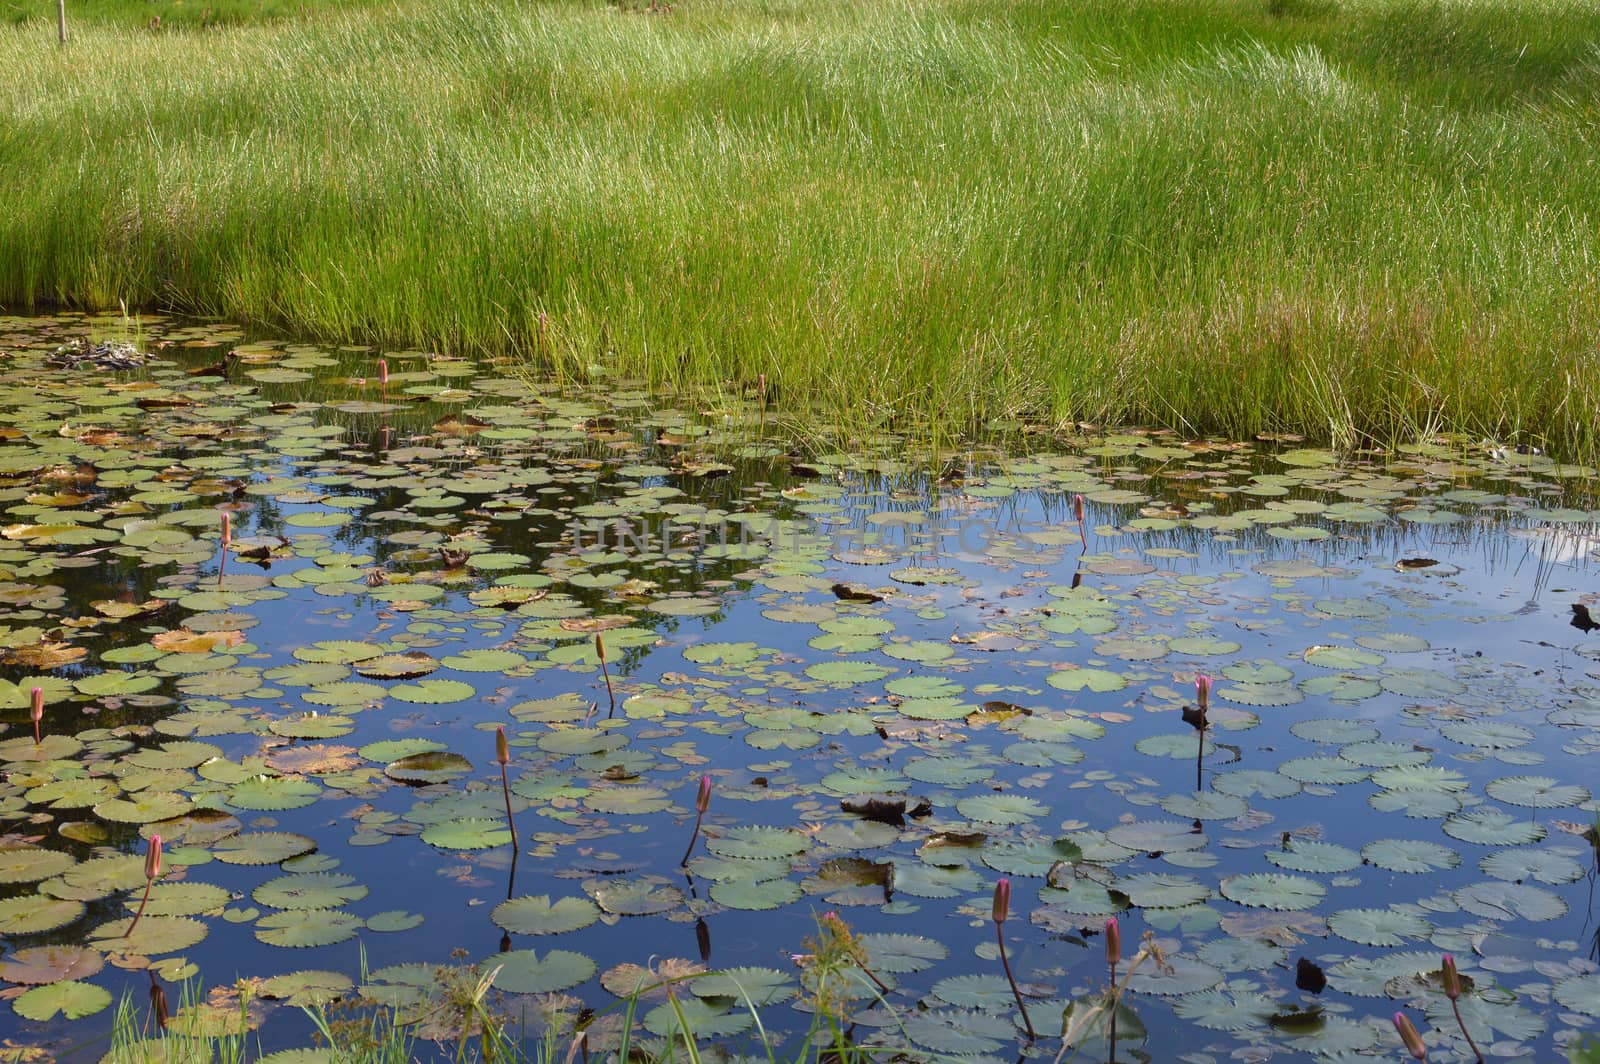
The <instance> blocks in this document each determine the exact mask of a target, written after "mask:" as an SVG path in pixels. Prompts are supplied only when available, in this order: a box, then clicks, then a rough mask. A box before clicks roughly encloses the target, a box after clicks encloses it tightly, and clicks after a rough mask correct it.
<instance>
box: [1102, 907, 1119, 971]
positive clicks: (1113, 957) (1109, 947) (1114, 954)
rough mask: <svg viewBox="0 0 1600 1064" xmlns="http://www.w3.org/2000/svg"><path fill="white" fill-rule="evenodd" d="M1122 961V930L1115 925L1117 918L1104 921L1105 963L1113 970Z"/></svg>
mask: <svg viewBox="0 0 1600 1064" xmlns="http://www.w3.org/2000/svg"><path fill="white" fill-rule="evenodd" d="M1120 960H1122V928H1121V927H1119V926H1118V925H1117V918H1116V917H1115V916H1113V917H1111V918H1110V919H1108V920H1107V921H1106V963H1107V964H1109V965H1111V966H1112V967H1113V968H1115V967H1116V966H1117V962H1118V961H1120Z"/></svg>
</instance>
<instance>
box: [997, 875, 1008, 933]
mask: <svg viewBox="0 0 1600 1064" xmlns="http://www.w3.org/2000/svg"><path fill="white" fill-rule="evenodd" d="M1010 913H1011V880H1010V879H1008V878H1007V877H1005V876H1001V877H1000V879H999V881H998V882H996V883H995V885H994V922H995V923H997V924H1003V923H1005V922H1006V917H1007V916H1008V915H1010Z"/></svg>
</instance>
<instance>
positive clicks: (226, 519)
mask: <svg viewBox="0 0 1600 1064" xmlns="http://www.w3.org/2000/svg"><path fill="white" fill-rule="evenodd" d="M232 542H233V515H232V514H229V513H224V514H223V515H222V545H223V546H224V547H226V546H227V545H228V544H230V543H232Z"/></svg>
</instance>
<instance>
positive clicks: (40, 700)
mask: <svg viewBox="0 0 1600 1064" xmlns="http://www.w3.org/2000/svg"><path fill="white" fill-rule="evenodd" d="M28 716H30V717H32V718H33V722H34V723H35V724H37V723H39V722H40V721H41V720H43V719H44V688H42V687H35V688H34V689H33V690H31V691H29V692H28Z"/></svg>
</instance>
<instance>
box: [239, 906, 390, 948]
mask: <svg viewBox="0 0 1600 1064" xmlns="http://www.w3.org/2000/svg"><path fill="white" fill-rule="evenodd" d="M362 926H363V925H362V922H361V918H360V917H359V916H355V915H353V914H351V913H347V912H340V911H339V910H337V909H288V910H285V911H283V912H276V913H271V914H269V915H267V916H263V917H262V918H261V919H260V920H257V921H256V930H255V935H256V938H258V939H260V940H261V941H262V942H265V943H267V944H268V945H269V946H282V947H284V948H286V949H311V948H314V947H316V946H331V945H333V944H335V943H338V942H345V941H348V940H349V939H352V938H355V937H356V933H357V932H358V931H360V930H361V928H362Z"/></svg>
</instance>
